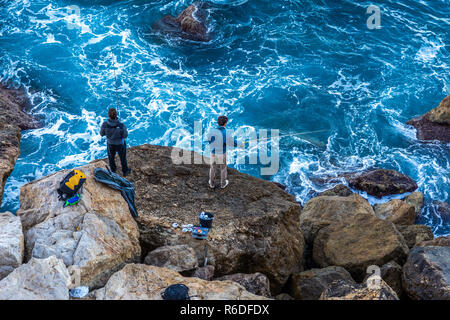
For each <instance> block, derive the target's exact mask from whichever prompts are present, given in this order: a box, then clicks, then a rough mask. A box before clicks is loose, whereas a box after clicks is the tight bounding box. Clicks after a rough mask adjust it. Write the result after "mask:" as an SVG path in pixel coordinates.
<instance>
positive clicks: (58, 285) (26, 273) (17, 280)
mask: <svg viewBox="0 0 450 320" xmlns="http://www.w3.org/2000/svg"><path fill="white" fill-rule="evenodd" d="M70 285H71V278H70V275H69V272H68V270H67V268H66V266H65V265H64V263H63V261H62V260H61V259H57V258H56V257H54V256H51V257H48V258H46V259H36V258H33V259H31V260H30V261H29V262H28V263H27V264H22V265H21V266H20V267H18V268H16V269H15V270H14V271H13V272H12V273H10V274H9V275H8V276H7V277H6V278H4V279H3V280H1V281H0V300H68V299H69V287H70Z"/></svg>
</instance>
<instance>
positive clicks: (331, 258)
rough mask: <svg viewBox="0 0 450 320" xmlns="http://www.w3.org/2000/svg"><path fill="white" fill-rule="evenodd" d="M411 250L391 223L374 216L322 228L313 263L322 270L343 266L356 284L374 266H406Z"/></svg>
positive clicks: (353, 218) (315, 242)
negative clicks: (391, 264)
mask: <svg viewBox="0 0 450 320" xmlns="http://www.w3.org/2000/svg"><path fill="white" fill-rule="evenodd" d="M407 255H408V246H407V245H406V243H405V240H404V239H403V237H402V235H401V234H400V233H399V232H398V231H397V229H396V228H395V227H394V225H393V224H392V223H391V222H388V221H384V220H381V219H379V218H377V217H376V216H374V215H369V214H358V215H355V216H352V217H349V218H348V219H345V220H343V221H342V222H339V223H335V224H330V225H329V226H327V227H325V228H322V229H321V230H320V231H319V233H318V234H317V237H316V238H315V240H314V246H313V259H314V261H315V262H316V263H317V264H318V265H319V266H320V267H322V268H324V267H327V266H341V267H343V268H345V269H346V270H347V271H349V272H350V274H351V275H352V277H353V278H354V279H355V280H356V281H361V280H362V279H364V277H365V276H366V272H367V268H368V267H369V266H371V265H377V266H382V265H383V264H385V263H387V262H389V261H391V260H394V261H396V262H398V263H399V264H403V262H404V261H405V260H406V257H407Z"/></svg>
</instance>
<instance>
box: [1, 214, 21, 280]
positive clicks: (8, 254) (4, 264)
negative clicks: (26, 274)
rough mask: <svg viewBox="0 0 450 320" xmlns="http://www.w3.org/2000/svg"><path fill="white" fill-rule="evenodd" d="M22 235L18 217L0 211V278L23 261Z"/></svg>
mask: <svg viewBox="0 0 450 320" xmlns="http://www.w3.org/2000/svg"><path fill="white" fill-rule="evenodd" d="M23 255H24V237H23V233H22V224H21V223H20V219H19V217H16V216H15V215H13V214H12V213H10V212H3V213H0V280H1V279H3V278H4V277H6V276H7V275H8V274H9V273H11V272H12V271H13V270H14V269H15V268H17V267H18V266H19V265H20V264H21V263H22V261H23Z"/></svg>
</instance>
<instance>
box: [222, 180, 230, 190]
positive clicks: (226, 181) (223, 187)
mask: <svg viewBox="0 0 450 320" xmlns="http://www.w3.org/2000/svg"><path fill="white" fill-rule="evenodd" d="M227 185H228V180H225V185H223V186H220V187H221V188H222V189H225V188H226V187H227Z"/></svg>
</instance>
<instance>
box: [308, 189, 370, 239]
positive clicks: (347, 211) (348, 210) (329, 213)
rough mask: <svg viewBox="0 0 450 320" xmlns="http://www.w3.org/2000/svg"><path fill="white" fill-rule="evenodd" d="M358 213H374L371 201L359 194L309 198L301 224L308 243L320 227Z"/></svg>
mask: <svg viewBox="0 0 450 320" xmlns="http://www.w3.org/2000/svg"><path fill="white" fill-rule="evenodd" d="M357 214H366V215H372V216H373V215H374V211H373V209H372V206H371V205H370V204H369V202H368V201H367V200H366V199H364V198H363V197H361V196H360V195H358V194H356V193H355V194H352V195H350V196H348V197H340V196H320V197H316V198H312V199H311V200H309V201H308V202H307V203H306V205H305V207H304V208H303V210H302V212H301V215H300V225H301V229H302V231H303V235H304V236H305V240H306V242H307V243H312V242H313V241H314V238H315V236H316V234H317V232H319V230H320V229H322V228H324V227H326V226H328V225H330V224H336V223H338V222H340V221H342V220H344V219H346V218H348V217H353V216H355V215H357Z"/></svg>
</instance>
